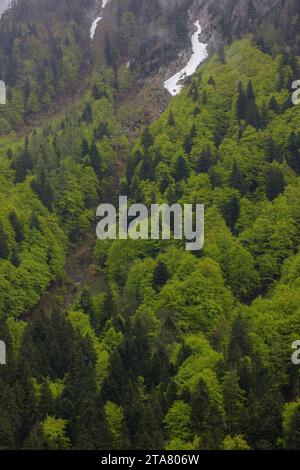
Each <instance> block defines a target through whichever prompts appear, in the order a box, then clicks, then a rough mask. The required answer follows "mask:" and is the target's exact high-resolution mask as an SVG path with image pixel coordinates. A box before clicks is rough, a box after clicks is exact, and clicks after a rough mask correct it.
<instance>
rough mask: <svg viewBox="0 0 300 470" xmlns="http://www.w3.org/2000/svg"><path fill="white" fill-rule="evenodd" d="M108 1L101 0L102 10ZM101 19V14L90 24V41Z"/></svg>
mask: <svg viewBox="0 0 300 470" xmlns="http://www.w3.org/2000/svg"><path fill="white" fill-rule="evenodd" d="M0 1H1V0H0ZM108 2H110V0H102V10H104V8H105V7H106V5H107V4H108ZM102 19H103V16H98V17H97V18H96V19H94V21H93V22H92V26H91V29H90V38H91V41H93V39H94V36H95V33H96V29H97V26H98V23H99V21H101V20H102Z"/></svg>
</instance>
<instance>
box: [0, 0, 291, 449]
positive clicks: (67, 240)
mask: <svg viewBox="0 0 300 470" xmlns="http://www.w3.org/2000/svg"><path fill="white" fill-rule="evenodd" d="M31 3H32V5H35V0H30V1H29V2H26V5H27V9H26V11H24V10H22V8H23V9H24V8H25V1H24V0H20V2H19V4H17V6H16V7H14V8H13V9H12V10H11V12H8V13H7V15H6V17H5V18H4V20H3V26H2V23H0V44H1V46H0V72H1V73H2V71H3V70H5V71H6V73H7V74H8V75H7V81H8V83H9V84H10V83H11V87H10V91H11V96H10V98H9V100H16V101H15V103H17V101H18V103H19V104H18V106H20V107H19V108H18V112H15V111H14V112H13V113H11V114H10V113H9V112H7V113H4V112H2V111H1V118H0V119H1V121H0V127H1V132H0V133H1V137H0V181H1V184H0V202H1V204H0V339H1V340H2V341H5V344H6V346H7V365H6V366H3V365H1V366H0V449H1V450H12V449H26V450H28V449H35V450H38V449H41V450H60V449H87V450H92V449H94V450H95V449H96V450H107V449H111V450H125V449H126V450H127V449H129V450H133V449H134V450H136V449H141V450H151V449H153V450H155V449H156V450H157V449H164V450H228V451H229V450H245V451H246V450H250V449H252V450H253V449H255V450H257V449H259V450H268V449H273V450H274V449H294V450H295V449H298V450H299V449H300V375H299V370H300V369H299V365H296V364H294V363H293V362H292V359H291V358H292V354H293V352H294V350H293V348H292V345H293V343H294V342H295V341H298V340H299V339H300V308H299V305H300V302H299V301H300V253H299V242H300V208H299V198H300V107H299V106H294V105H293V102H292V93H293V90H292V88H291V84H292V82H293V81H295V80H298V79H300V62H299V56H298V55H297V54H298V50H297V49H295V50H292V49H291V50H288V51H281V50H280V48H279V47H278V48H275V47H272V48H269V47H264V45H263V44H262V41H260V40H259V41H258V40H256V39H255V38H254V36H253V35H251V34H246V35H243V37H241V38H235V37H234V38H231V41H228V44H227V45H225V46H224V47H222V48H220V49H219V50H218V52H217V53H215V54H213V55H211V57H210V58H209V59H208V60H207V61H206V62H205V63H204V64H203V65H202V66H201V67H200V68H199V69H198V71H197V72H196V74H195V75H194V76H193V77H192V78H190V79H188V80H187V82H186V86H185V87H184V89H183V90H182V92H181V93H180V94H179V95H178V96H176V97H174V98H172V99H170V101H169V104H168V106H167V107H166V109H165V111H164V112H163V113H162V114H161V116H160V117H159V118H158V119H155V120H154V121H153V122H152V123H151V124H149V125H144V123H142V125H141V127H140V129H138V130H137V129H134V131H133V132H131V131H128V127H126V126H124V122H126V118H127V114H126V113H128V117H129V118H128V119H129V120H130V116H131V110H130V109H127V108H126V106H123V107H122V103H121V105H120V102H119V99H120V98H119V97H120V92H121V91H124V90H130V89H131V87H133V89H134V86H135V85H134V81H135V79H136V77H137V76H138V75H139V68H138V69H137V70H136V69H133V70H127V71H125V69H124V63H122V58H124V57H126V59H127V52H124V51H121V50H120V46H119V45H117V43H114V47H113V48H110V47H108V45H109V44H112V43H111V42H110V40H109V39H107V41H106V42H104V45H103V49H102V51H101V50H99V51H97V53H95V57H94V59H93V61H92V62H91V72H90V75H89V77H88V83H87V85H86V87H85V88H84V90H82V93H81V94H80V96H79V97H78V98H77V99H76V100H74V102H73V103H72V104H71V105H68V106H67V107H66V108H67V109H64V106H62V108H61V109H60V110H59V112H57V113H56V114H55V115H53V116H52V115H50V116H48V115H46V116H45V117H44V118H43V120H42V123H41V122H40V120H39V119H38V120H37V122H35V121H34V117H35V116H39V113H40V110H41V109H42V108H43V106H45V107H47V106H51V104H53V103H52V101H53V102H54V103H55V100H59V99H61V97H60V93H64V87H65V86H68V87H72V86H74V87H75V88H74V90H75V89H76V83H75V81H74V80H75V77H77V79H79V75H78V74H79V70H80V68H81V65H82V61H84V57H85V54H84V52H83V51H84V47H85V41H86V36H85V33H86V32H88V31H86V29H84V27H82V30H81V27H80V24H81V22H80V15H79V14H78V15H77V9H78V11H79V12H80V11H81V10H80V5H79V4H82V3H85V4H86V6H88V3H89V1H88V0H86V1H85V2H79V1H78V2H77V1H74V0H72V7H71V6H70V2H68V1H64V2H55V6H56V8H57V10H56V11H59V14H58V15H57V18H56V15H55V17H54V18H52V17H51V14H50V13H49V12H48V11H47V4H48V2H47V0H43V2H41V3H44V5H43V8H44V12H45V15H46V16H47V21H48V22H49V24H48V26H49V29H48V32H47V34H50V35H51V37H53V43H52V44H51V47H50V46H49V44H50V43H49V41H48V40H46V39H47V38H48V36H47V35H46V33H45V32H44V31H43V29H42V25H43V24H44V23H43V21H44V20H41V22H40V24H39V21H38V20H36V21H32V24H31V27H30V28H31V29H30V30H28V28H29V23H30V18H35V17H34V16H32V15H34V13H33V11H31V9H30V5H31ZM125 3H126V2H125ZM129 3H130V6H131V8H132V11H130V12H128V11H127V5H126V8H125V7H124V11H123V12H119V15H120V21H125V16H126V15H128V16H129V17H130V18H133V19H134V18H135V21H137V23H138V18H139V17H138V11H137V10H136V9H138V2H136V1H134V0H132V1H131V2H129ZM287 3H291V2H287ZM141 4H144V3H143V2H142V3H141ZM69 9H70V11H71V12H72V13H70V12H69ZM50 11H52V10H50ZM14 15H21V16H20V18H21V19H22V21H21V20H20V22H19V23H18V22H15V21H13V20H14ZM27 15H28V18H27ZM16 17H18V16H16ZM24 17H25V18H26V19H25V20H23V18H24ZM297 18H298V17H297ZM1 21H2V20H1ZM130 21H131V20H130V19H128V22H129V23H130ZM155 21H156V19H155ZM168 21H170V20H168ZM58 22H59V24H60V25H61V24H62V25H63V28H62V29H61V28H60V26H58ZM130 24H131V23H130ZM172 24H173V23H172ZM24 25H26V26H24ZM21 26H22V27H21ZM24 28H25V29H24ZM35 28H36V30H35ZM15 29H16V30H15ZM49 31H50V32H49ZM58 31H63V33H60V34H63V35H64V36H65V37H64V38H62V37H60V38H58V36H56V35H57V34H58ZM99 34H101V32H100V33H99ZM139 34H140V31H138V32H137V35H139ZM184 34H185V33H184ZM274 34H275V33H274ZM20 35H21V36H22V35H24V37H25V38H28V42H26V41H25V42H23V43H22V47H21V46H20V43H19V46H18V39H17V38H18V37H19V36H20ZM4 36H5V40H3V38H4ZM272 37H273V39H274V37H275V40H274V41H273V43H272V44H275V42H276V37H277V36H276V35H275V36H272ZM8 38H10V39H8ZM11 38H13V41H12V39H11ZM111 38H112V40H113V41H114V40H115V38H116V36H115V35H114V34H113V33H112V36H111ZM133 39H134V38H133ZM133 39H132V40H133ZM181 40H182V39H181ZM181 40H179V41H181ZM62 42H63V43H64V46H63V47H62ZM3 44H4V45H3ZM57 44H60V46H58V45H57ZM124 44H125V42H124V43H123V45H124ZM132 44H133V43H132ZM132 44H131V46H132V47H133V45H132ZM156 45H157V43H156ZM128 47H129V46H128ZM155 47H156V46H155ZM155 47H154V49H153V50H154V51H155V50H156V48H155ZM3 48H7V49H6V51H9V57H10V59H11V58H14V61H15V65H14V66H13V67H12V69H11V70H10V71H9V67H7V65H5V60H6V59H5V57H6V56H7V52H6V53H4V52H3V50H4V49H3ZM21 49H22V50H21ZM36 50H40V53H41V55H42V56H43V57H45V58H47V59H45V60H46V61H47V63H48V67H49V68H48V69H47V67H46V69H45V68H44V67H42V64H41V62H40V60H39V57H38V56H37V55H35V53H34V51H36ZM149 50H150V49H149ZM1 51H2V52H1ZM112 51H116V53H115V54H113V52H112ZM175 52H176V48H175V49H174V51H173V52H172V54H173V53H175ZM26 54H28V58H27V55H26ZM55 54H57V55H55ZM91 54H92V53H91ZM102 54H103V57H102ZM167 54H169V52H168V53H167ZM58 57H59V59H58ZM75 57H76V60H75ZM112 57H116V58H117V59H116V60H113V61H112V60H111V59H112ZM72 58H73V59H74V61H73V59H72ZM147 60H148V59H147ZM57 61H59V62H60V64H61V66H60V67H59V68H58V70H57V75H55V74H53V69H51V67H50V65H49V64H51V63H52V64H53V63H57ZM150 62H151V61H150ZM150 62H147V63H148V64H149V63H150ZM151 63H152V62H151ZM44 65H45V64H44ZM152 65H153V64H152ZM140 66H141V69H142V68H143V65H142V63H141V64H140ZM40 67H42V68H41V69H42V70H43V71H44V72H43V73H42V74H41V69H40ZM65 67H66V68H65ZM69 67H71V68H70V69H69ZM73 67H74V68H73ZM26 68H27V71H26ZM28 70H29V73H28ZM75 70H76V71H75ZM11 74H12V75H11ZM27 76H29V77H30V79H29V81H30V84H28V78H27ZM71 76H72V77H73V78H72V80H70V79H69V77H71ZM20 77H22V78H20ZM73 79H74V80H73ZM24 80H25V81H24ZM45 80H46V81H47V87H46V88H45ZM59 83H60V84H61V85H59V86H58V84H59ZM57 86H58V88H57ZM52 87H53V94H49V89H51V88H52ZM46 89H47V90H48V91H46ZM26 90H27V91H26ZM42 90H44V93H43V92H42ZM54 90H55V91H54ZM25 92H26V93H25ZM24 93H25V94H24ZM11 102H12V101H11ZM58 102H59V101H58ZM33 104H34V106H33ZM8 106H9V105H8ZM16 106H17V105H16ZM12 109H13V108H12ZM29 115H30V121H28V118H29ZM2 121H3V122H2ZM4 121H5V122H4ZM29 122H31V123H34V122H35V125H33V124H30V125H29ZM19 124H20V125H21V130H19V131H18V126H19ZM24 126H25V127H24ZM12 129H17V131H13V130H12ZM119 195H127V196H128V199H129V203H142V204H145V205H146V206H147V207H150V206H151V204H163V203H167V204H169V205H171V204H174V203H179V204H181V205H184V204H193V205H195V204H204V205H205V243H204V247H203V249H202V250H201V251H194V252H188V251H186V250H185V241H184V240H173V239H172V240H168V241H166V240H138V241H137V240H130V239H128V240H104V241H103V240H97V237H96V222H97V220H96V209H97V207H98V205H99V203H111V204H116V205H117V201H118V198H119ZM90 240H92V242H91V245H89V243H90ZM87 246H89V247H90V248H89V249H90V258H91V259H88V260H86V261H87V262H88V263H89V266H88V272H89V277H88V278H87V280H86V282H78V281H77V280H76V279H74V278H72V276H71V275H70V271H68V269H67V268H68V263H69V262H70V259H71V260H72V257H73V256H74V250H76V249H77V248H78V247H79V248H80V247H85V248H86V247H87ZM51 289H52V290H51ZM49 290H50V292H52V294H51V295H50V300H51V302H50V305H49V302H48V303H47V302H45V301H44V302H43V299H45V295H47V292H49ZM66 299H68V302H66Z"/></svg>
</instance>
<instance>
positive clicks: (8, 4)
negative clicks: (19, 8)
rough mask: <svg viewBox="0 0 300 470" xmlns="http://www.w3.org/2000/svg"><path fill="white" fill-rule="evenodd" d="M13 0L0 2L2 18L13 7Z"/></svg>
mask: <svg viewBox="0 0 300 470" xmlns="http://www.w3.org/2000/svg"><path fill="white" fill-rule="evenodd" d="M11 3H12V0H0V17H1V16H2V15H3V13H4V12H5V11H6V10H8V9H9V8H10V7H11Z"/></svg>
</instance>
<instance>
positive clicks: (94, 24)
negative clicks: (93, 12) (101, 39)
mask: <svg viewBox="0 0 300 470" xmlns="http://www.w3.org/2000/svg"><path fill="white" fill-rule="evenodd" d="M109 2H110V0H102V9H101V11H100V14H99V15H98V16H97V17H96V18H94V19H93V22H92V25H91V29H90V38H91V41H93V39H94V36H95V33H96V29H97V26H98V23H99V22H100V21H102V20H103V16H102V12H103V10H104V8H105V7H106V5H107V4H108V3H109Z"/></svg>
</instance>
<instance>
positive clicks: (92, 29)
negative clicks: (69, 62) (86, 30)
mask: <svg viewBox="0 0 300 470" xmlns="http://www.w3.org/2000/svg"><path fill="white" fill-rule="evenodd" d="M102 19H103V17H102V16H98V18H96V19H95V20H94V21H93V23H92V26H91V29H90V38H91V40H93V39H94V36H95V33H96V29H97V26H98V23H99V21H101V20H102Z"/></svg>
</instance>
